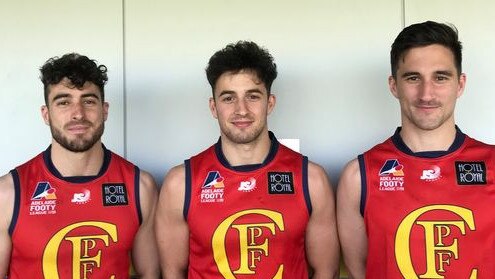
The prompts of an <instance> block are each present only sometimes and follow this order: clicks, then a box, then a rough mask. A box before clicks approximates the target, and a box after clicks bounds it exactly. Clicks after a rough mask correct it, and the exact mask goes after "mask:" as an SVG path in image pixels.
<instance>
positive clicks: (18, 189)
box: [9, 169, 21, 237]
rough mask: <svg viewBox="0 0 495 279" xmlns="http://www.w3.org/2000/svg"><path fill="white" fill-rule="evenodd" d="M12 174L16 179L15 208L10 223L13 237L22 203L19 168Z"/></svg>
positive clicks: (10, 231)
mask: <svg viewBox="0 0 495 279" xmlns="http://www.w3.org/2000/svg"><path fill="white" fill-rule="evenodd" d="M10 174H11V175H12V179H13V180H14V210H13V212H12V220H10V225H9V235H10V236H11V237H12V234H13V233H14V229H15V225H16V224H17V218H18V217H19V206H20V204H21V183H20V181H19V174H18V173H17V170H15V169H13V170H11V171H10Z"/></svg>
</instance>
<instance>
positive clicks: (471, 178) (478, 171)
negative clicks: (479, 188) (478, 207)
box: [455, 161, 486, 185]
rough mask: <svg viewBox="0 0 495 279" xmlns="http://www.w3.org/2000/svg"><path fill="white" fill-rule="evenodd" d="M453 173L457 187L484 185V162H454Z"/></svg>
mask: <svg viewBox="0 0 495 279" xmlns="http://www.w3.org/2000/svg"><path fill="white" fill-rule="evenodd" d="M455 173H456V176H457V184H459V185H482V184H486V166H485V162H459V161H457V162H455Z"/></svg>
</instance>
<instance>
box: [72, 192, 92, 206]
mask: <svg viewBox="0 0 495 279" xmlns="http://www.w3.org/2000/svg"><path fill="white" fill-rule="evenodd" d="M90 200H91V192H90V191H89V190H88V189H84V191H83V192H82V193H74V196H73V197H72V200H70V201H71V202H72V203H75V204H85V203H88V202H89V201H90Z"/></svg>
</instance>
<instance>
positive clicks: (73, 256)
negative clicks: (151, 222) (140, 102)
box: [8, 147, 141, 279]
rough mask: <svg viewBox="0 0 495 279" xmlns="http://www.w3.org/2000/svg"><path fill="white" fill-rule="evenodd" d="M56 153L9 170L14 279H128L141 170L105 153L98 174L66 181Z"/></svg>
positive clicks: (11, 275) (137, 220)
mask: <svg viewBox="0 0 495 279" xmlns="http://www.w3.org/2000/svg"><path fill="white" fill-rule="evenodd" d="M50 150H51V147H49V148H48V149H47V150H46V151H44V152H42V153H41V154H39V155H38V156H36V157H35V158H33V159H32V160H30V161H28V162H27V163H25V164H23V165H21V166H19V167H17V168H16V169H14V170H12V171H11V174H12V176H13V178H14V185H15V193H16V195H15V196H16V199H15V208H14V216H13V220H12V224H11V226H10V228H9V232H10V234H11V238H12V256H11V260H10V267H9V277H8V278H9V279H18V278H22V279H24V278H30V279H38V278H40V279H79V278H81V279H82V278H85V279H91V278H105V279H106V278H112V279H124V278H126V279H127V278H129V265H130V259H129V254H130V251H131V248H132V244H133V240H134V236H135V234H136V232H137V230H138V228H139V225H140V221H141V220H140V219H141V214H140V207H139V202H138V201H139V169H138V168H137V167H136V166H134V165H133V164H131V163H130V162H128V161H126V160H125V159H123V158H122V157H120V156H118V155H116V154H114V153H112V152H110V151H109V150H107V149H104V154H105V155H104V156H105V157H104V163H103V166H102V168H101V170H100V172H99V174H98V175H96V176H91V177H86V176H85V177H62V175H61V174H60V173H59V172H58V171H57V170H56V169H55V167H54V165H53V162H52V160H51V157H50V154H51V152H50Z"/></svg>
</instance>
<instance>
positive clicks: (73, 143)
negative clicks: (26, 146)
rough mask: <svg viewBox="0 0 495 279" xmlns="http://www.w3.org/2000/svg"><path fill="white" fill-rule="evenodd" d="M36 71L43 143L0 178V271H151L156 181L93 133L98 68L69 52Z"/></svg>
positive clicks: (12, 274)
mask: <svg viewBox="0 0 495 279" xmlns="http://www.w3.org/2000/svg"><path fill="white" fill-rule="evenodd" d="M41 80H42V82H43V84H44V92H45V93H44V95H45V105H43V106H42V107H41V114H42V117H43V120H44V121H45V123H46V124H47V125H48V126H49V127H50V130H51V134H52V142H51V145H50V146H49V147H48V148H47V149H46V150H45V151H44V152H42V153H40V154H39V155H38V156H36V157H34V158H33V159H31V160H30V161H28V162H27V163H25V164H23V165H21V166H18V167H16V168H15V169H13V170H12V171H10V173H8V174H6V175H4V176H2V177H0V211H1V212H2V214H1V216H0V278H4V276H5V275H6V274H8V278H9V279H17V278H33V279H36V278H40V279H42V278H44V279H54V278H55V279H56V278H88V279H89V278H129V271H130V258H131V257H132V263H133V265H134V267H135V270H136V272H137V274H138V275H139V276H140V278H158V277H159V266H158V260H157V253H156V247H155V245H156V244H155V243H156V242H155V238H154V232H153V223H152V222H153V216H154V209H155V204H156V199H157V190H156V184H155V182H154V180H153V178H152V177H151V175H150V174H148V173H147V172H145V171H142V170H140V169H139V168H138V167H137V166H135V165H133V164H132V163H130V162H128V161H126V160H125V159H124V158H122V157H120V156H118V155H117V154H115V153H113V152H111V151H110V150H108V149H106V148H105V146H104V145H103V144H102V142H101V136H102V134H103V131H104V123H105V121H106V119H107V116H108V107H109V105H108V103H107V102H105V98H104V85H105V83H106V81H107V68H106V67H105V66H104V65H97V64H96V62H95V61H94V60H90V59H89V58H88V57H86V56H83V55H79V54H76V53H70V54H66V55H64V56H62V57H60V58H58V57H54V58H51V59H49V60H48V61H47V62H46V63H45V64H44V65H43V67H42V68H41Z"/></svg>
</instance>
